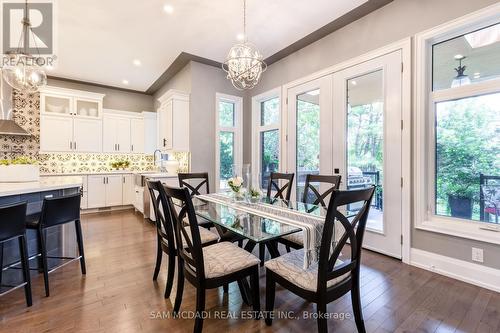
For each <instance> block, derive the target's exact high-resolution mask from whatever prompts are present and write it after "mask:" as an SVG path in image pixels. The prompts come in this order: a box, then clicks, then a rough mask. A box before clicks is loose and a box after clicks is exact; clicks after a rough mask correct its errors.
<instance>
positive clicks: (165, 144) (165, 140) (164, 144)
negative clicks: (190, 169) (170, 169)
mask: <svg viewBox="0 0 500 333" xmlns="http://www.w3.org/2000/svg"><path fill="white" fill-rule="evenodd" d="M166 146H167V139H165V138H164V139H163V147H166Z"/></svg>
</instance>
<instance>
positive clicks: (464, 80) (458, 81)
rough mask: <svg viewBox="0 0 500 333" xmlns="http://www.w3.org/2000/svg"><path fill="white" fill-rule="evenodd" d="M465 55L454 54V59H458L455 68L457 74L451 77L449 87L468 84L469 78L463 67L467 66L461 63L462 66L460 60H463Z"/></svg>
mask: <svg viewBox="0 0 500 333" xmlns="http://www.w3.org/2000/svg"><path fill="white" fill-rule="evenodd" d="M465 58H466V57H464V56H463V55H460V54H458V55H456V56H455V60H457V61H458V67H457V68H455V71H456V72H457V76H456V77H455V78H454V79H453V81H452V82H451V87H452V88H456V87H461V86H465V85H468V84H470V82H471V81H470V78H469V75H466V74H465V69H466V68H467V66H465V65H463V66H462V60H464V59H465Z"/></svg>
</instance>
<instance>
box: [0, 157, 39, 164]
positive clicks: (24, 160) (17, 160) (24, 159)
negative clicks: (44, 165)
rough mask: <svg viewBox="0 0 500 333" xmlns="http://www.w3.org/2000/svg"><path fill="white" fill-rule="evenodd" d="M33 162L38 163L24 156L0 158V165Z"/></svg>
mask: <svg viewBox="0 0 500 333" xmlns="http://www.w3.org/2000/svg"><path fill="white" fill-rule="evenodd" d="M34 164H38V162H37V161H35V160H32V159H30V158H28V157H25V156H21V157H16V158H14V159H12V160H0V165H34Z"/></svg>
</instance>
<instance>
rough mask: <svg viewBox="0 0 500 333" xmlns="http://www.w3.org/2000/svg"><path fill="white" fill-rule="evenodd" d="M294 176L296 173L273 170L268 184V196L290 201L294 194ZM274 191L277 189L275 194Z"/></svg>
mask: <svg viewBox="0 0 500 333" xmlns="http://www.w3.org/2000/svg"><path fill="white" fill-rule="evenodd" d="M294 176H295V174H294V173H279V172H271V175H270V176H269V183H268V185H267V197H268V198H273V199H282V200H286V201H289V200H290V196H291V194H292V186H293V178H294ZM281 184H282V185H281ZM273 191H276V193H275V194H274V195H273Z"/></svg>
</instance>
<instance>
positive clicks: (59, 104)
mask: <svg viewBox="0 0 500 333" xmlns="http://www.w3.org/2000/svg"><path fill="white" fill-rule="evenodd" d="M69 103H70V99H69V98H65V97H55V96H45V112H54V113H67V114H69V113H70V106H69Z"/></svg>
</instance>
